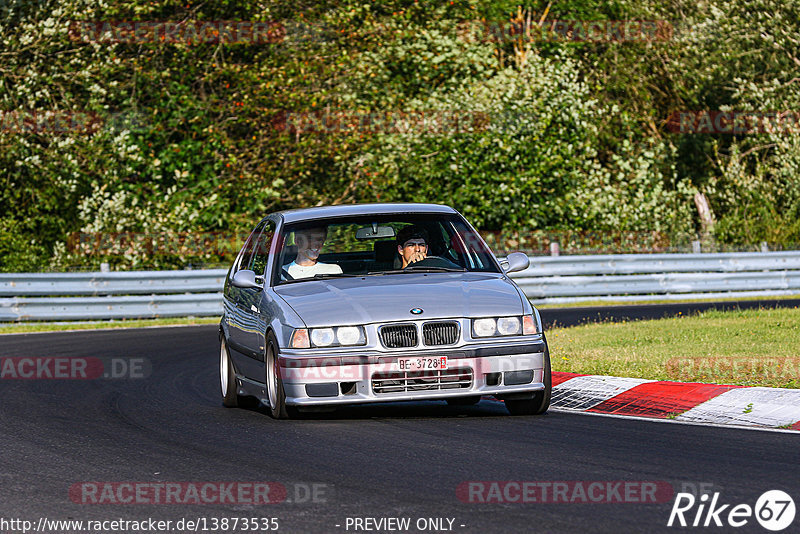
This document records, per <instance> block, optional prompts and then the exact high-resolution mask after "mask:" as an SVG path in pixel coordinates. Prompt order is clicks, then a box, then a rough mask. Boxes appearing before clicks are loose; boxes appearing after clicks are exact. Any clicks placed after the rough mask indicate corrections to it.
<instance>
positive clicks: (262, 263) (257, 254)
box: [248, 221, 275, 276]
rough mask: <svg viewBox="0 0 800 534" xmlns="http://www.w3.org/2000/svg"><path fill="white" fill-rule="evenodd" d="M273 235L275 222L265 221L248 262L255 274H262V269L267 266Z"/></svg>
mask: <svg viewBox="0 0 800 534" xmlns="http://www.w3.org/2000/svg"><path fill="white" fill-rule="evenodd" d="M274 235H275V223H274V222H273V221H267V224H265V225H264V229H263V230H262V232H261V235H260V236H258V241H256V245H255V247H254V248H253V256H252V259H251V260H250V263H249V267H248V268H249V269H250V270H251V271H253V272H254V273H256V276H264V271H265V270H266V268H267V261H268V260H269V249H270V245H272V237H273V236H274Z"/></svg>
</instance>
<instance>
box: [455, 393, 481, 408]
mask: <svg viewBox="0 0 800 534" xmlns="http://www.w3.org/2000/svg"><path fill="white" fill-rule="evenodd" d="M480 401H481V396H480V395H473V396H471V397H456V398H454V399H447V405H448V406H473V405H475V404H478V403H479V402H480Z"/></svg>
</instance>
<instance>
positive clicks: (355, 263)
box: [273, 213, 500, 284]
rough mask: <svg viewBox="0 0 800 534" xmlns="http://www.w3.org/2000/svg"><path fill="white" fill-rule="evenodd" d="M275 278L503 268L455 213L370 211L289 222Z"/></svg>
mask: <svg viewBox="0 0 800 534" xmlns="http://www.w3.org/2000/svg"><path fill="white" fill-rule="evenodd" d="M279 239H280V248H279V253H278V263H277V265H276V267H275V272H274V273H273V275H274V281H275V282H274V283H275V284H281V283H293V282H298V281H306V280H314V279H321V278H332V277H334V278H335V277H346V276H364V275H369V276H384V275H402V274H408V273H411V272H466V271H471V272H476V271H477V272H493V273H496V272H500V271H499V269H498V267H497V264H496V262H495V260H494V257H493V256H492V253H491V251H490V250H489V248H488V247H487V246H486V245H485V243H484V242H483V240H482V239H481V238H480V236H478V235H477V234H476V233H475V232H474V231H473V230H472V229H471V228H470V227H469V226H468V225H467V224H466V223H465V222H464V220H463V219H462V218H461V217H460V216H458V215H455V214H438V213H430V214H398V215H380V216H376V215H366V216H357V217H346V218H333V219H318V220H314V221H309V222H303V223H293V224H287V225H286V226H285V227H284V228H283V231H282V232H281V236H280V238H279Z"/></svg>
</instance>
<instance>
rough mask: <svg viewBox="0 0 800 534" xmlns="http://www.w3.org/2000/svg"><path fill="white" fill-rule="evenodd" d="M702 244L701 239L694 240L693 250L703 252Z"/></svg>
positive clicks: (696, 252)
mask: <svg viewBox="0 0 800 534" xmlns="http://www.w3.org/2000/svg"><path fill="white" fill-rule="evenodd" d="M702 248H703V247H702V246H700V241H692V252H693V253H694V254H700V253H701V252H702Z"/></svg>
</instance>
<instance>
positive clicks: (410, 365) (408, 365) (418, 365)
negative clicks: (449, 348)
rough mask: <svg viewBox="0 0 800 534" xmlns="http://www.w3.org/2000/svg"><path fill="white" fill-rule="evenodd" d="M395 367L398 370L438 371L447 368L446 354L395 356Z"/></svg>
mask: <svg viewBox="0 0 800 534" xmlns="http://www.w3.org/2000/svg"><path fill="white" fill-rule="evenodd" d="M397 369H398V370H399V371H438V370H443V369H447V356H421V357H419V358H397Z"/></svg>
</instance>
